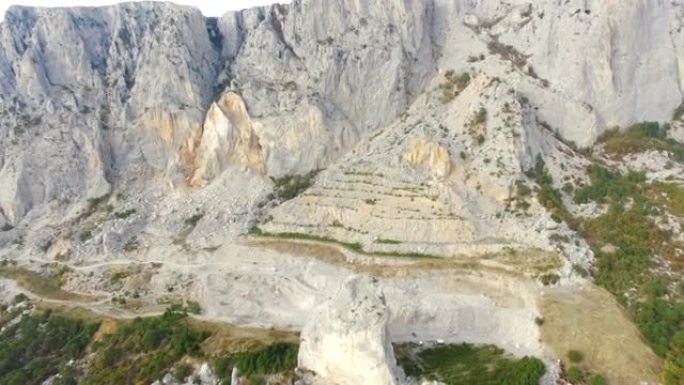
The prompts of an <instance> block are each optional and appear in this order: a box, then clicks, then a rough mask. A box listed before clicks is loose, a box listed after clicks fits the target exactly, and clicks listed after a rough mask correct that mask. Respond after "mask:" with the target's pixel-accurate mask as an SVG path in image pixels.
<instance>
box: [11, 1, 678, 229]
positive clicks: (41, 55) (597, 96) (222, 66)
mask: <svg viewBox="0 0 684 385" xmlns="http://www.w3.org/2000/svg"><path fill="white" fill-rule="evenodd" d="M683 12H684V10H683V8H682V5H681V4H679V3H676V2H660V1H654V0H652V1H646V0H642V1H632V2H617V1H608V2H606V1H598V2H592V1H581V2H580V1H576V2H565V3H563V4H557V2H556V1H551V0H548V1H543V2H535V3H529V2H522V1H519V2H514V4H511V5H504V4H502V3H500V2H493V1H492V2H467V1H455V2H454V1H444V0H432V1H414V0H404V1H399V0H392V1H390V0H388V1H382V2H372V3H364V2H356V1H347V0H345V1H340V2H335V3H332V4H329V3H328V2H325V1H322V0H308V1H294V2H293V3H291V4H288V5H274V6H272V7H262V8H253V9H249V10H244V11H239V12H229V13H227V14H225V15H224V16H223V17H221V18H218V19H216V18H205V17H203V16H202V15H201V14H200V13H199V12H198V11H197V10H195V9H192V8H187V7H181V6H175V5H172V4H168V3H167V4H160V3H125V4H121V5H116V6H110V7H102V8H70V9H67V8H50V9H40V8H28V7H11V8H10V9H9V10H8V12H7V14H6V17H5V20H4V21H3V22H2V26H1V27H0V72H1V73H2V75H3V76H2V77H1V79H0V88H1V89H2V93H1V96H0V98H1V101H2V103H1V105H0V129H2V131H3V135H2V139H1V140H2V141H3V142H2V146H1V148H2V150H0V151H2V157H1V159H2V160H1V165H2V168H1V170H2V171H1V172H0V180H1V181H2V183H0V184H1V185H2V186H3V187H2V191H1V193H0V209H1V212H2V215H3V216H4V217H5V218H6V220H8V221H9V222H10V223H13V224H17V223H19V221H20V220H21V219H22V218H23V217H24V216H25V215H27V214H28V213H29V212H30V211H31V210H32V209H33V208H36V209H38V210H39V209H40V207H41V206H44V205H45V204H48V203H49V202H61V203H57V206H60V207H64V206H65V204H64V203H65V202H79V201H80V202H83V201H84V200H87V199H93V198H98V197H100V196H103V195H105V194H107V193H108V192H109V191H110V190H125V189H127V188H128V186H131V185H136V184H139V182H141V178H140V176H141V175H144V181H148V180H150V179H155V180H159V181H160V182H161V183H163V184H170V185H171V186H174V187H176V188H178V187H180V186H183V185H199V184H200V183H199V181H200V180H203V181H204V182H203V183H205V182H210V181H211V180H213V179H215V178H216V177H217V176H218V175H220V173H221V172H222V171H223V170H225V169H226V168H227V167H228V166H229V165H230V164H233V163H237V164H245V162H246V164H251V165H252V166H255V169H256V170H258V171H259V172H262V173H266V174H267V175H272V176H281V175H288V174H300V173H305V172H308V171H310V170H314V169H320V168H325V167H327V166H329V165H330V164H332V163H333V162H334V161H336V160H337V159H339V157H340V156H342V155H343V154H345V153H346V152H347V151H348V150H349V149H351V148H352V147H353V146H354V145H355V144H356V143H358V141H359V140H361V138H363V137H364V136H365V135H367V134H368V133H370V132H373V131H375V130H377V129H378V128H380V127H383V126H386V125H388V124H390V123H392V122H393V121H394V120H395V119H396V118H397V117H398V116H399V115H400V114H401V113H402V112H404V110H405V109H406V108H407V107H408V106H409V104H411V103H412V102H413V101H414V100H415V99H416V98H417V97H418V95H420V94H421V93H423V92H424V91H425V87H426V85H427V84H429V83H430V81H431V79H432V78H433V77H434V76H436V75H437V74H438V73H439V72H440V71H446V70H448V69H455V70H456V72H461V71H464V70H466V69H468V70H470V69H474V70H475V71H483V72H486V73H487V74H489V75H490V76H492V77H497V78H498V79H501V80H502V81H503V82H504V83H505V84H506V85H507V86H508V87H510V88H511V89H513V90H515V93H516V95H517V97H518V98H524V99H525V100H527V101H529V103H531V104H532V106H534V107H535V109H537V110H538V115H539V119H540V120H543V121H544V122H546V123H547V124H548V125H550V127H552V128H553V130H555V131H557V132H558V133H559V134H560V135H561V136H562V137H564V138H565V139H567V140H570V141H575V142H577V143H578V144H580V145H587V144H590V143H591V142H592V141H593V139H595V138H596V136H597V135H598V134H599V133H600V132H602V131H603V130H605V129H606V128H610V127H613V126H615V125H620V126H624V125H627V124H629V123H633V122H636V121H642V120H660V121H665V120H669V118H670V117H671V115H672V112H673V111H674V109H675V108H676V107H677V106H678V105H679V104H680V102H681V100H682V88H683V87H684V80H682V75H681V74H682V73H683V72H684V67H683V66H684V64H682V63H683V60H682V55H684V43H682V42H683V41H684V36H682V34H683V33H684V32H682V30H683V28H682V26H681V23H682V17H681V16H682V14H683ZM627 49H630V50H634V52H639V53H640V54H639V55H627V54H626V52H627V51H626V50H627ZM225 92H231V93H232V94H234V95H236V97H239V98H241V99H242V103H244V108H243V109H244V113H243V115H245V114H246V115H248V116H249V123H248V125H249V126H250V127H251V128H250V129H249V135H248V136H247V137H241V139H240V140H239V141H240V143H241V144H239V145H237V146H235V145H234V143H219V142H220V141H219V142H217V140H218V138H217V137H215V136H216V135H217V134H216V133H214V132H215V131H216V130H217V129H216V127H215V125H216V124H217V123H216V122H214V120H215V119H217V118H221V117H220V116H217V115H216V113H217V110H216V108H215V107H212V105H213V104H212V103H214V102H219V101H220V95H223V94H224V93H225ZM224 115H225V111H224ZM229 120H230V119H229ZM219 124H223V123H219ZM234 125H235V122H232V123H231V127H232V126H234ZM221 130H224V131H225V128H224V129H221ZM221 130H219V131H221ZM205 131H208V132H205ZM238 131H239V132H240V133H241V135H243V134H247V132H246V131H244V130H243V129H239V128H238ZM224 133H225V132H224ZM219 136H220V135H219ZM244 141H246V142H247V143H242V142H244ZM202 142H203V143H202ZM245 146H246V148H245ZM217 151H218V152H217ZM244 151H246V153H245V152H244ZM233 152H238V153H239V152H242V153H240V154H237V155H236V154H233ZM259 153H260V154H259ZM27 154H32V156H28V155H27ZM65 154H69V155H67V156H65ZM67 158H68V159H69V160H68V163H67V162H66V161H65V159H67ZM442 167H443V166H442ZM67 170H68V172H67ZM196 174H197V175H196Z"/></svg>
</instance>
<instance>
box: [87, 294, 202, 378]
mask: <svg viewBox="0 0 684 385" xmlns="http://www.w3.org/2000/svg"><path fill="white" fill-rule="evenodd" d="M186 318H187V312H186V310H185V309H184V308H182V307H180V306H178V305H174V306H171V307H170V308H169V309H167V311H166V312H165V313H164V315H163V316H161V317H155V318H136V319H135V320H133V321H132V322H130V323H125V324H123V325H121V326H120V327H119V328H118V329H117V330H116V332H115V333H114V334H112V335H108V336H106V337H105V338H104V339H103V340H102V341H101V342H98V343H96V344H95V345H94V350H95V352H96V353H97V355H96V357H95V359H94V360H93V361H92V362H91V363H90V365H89V367H88V373H87V375H86V377H85V378H84V379H83V380H82V382H81V384H83V385H110V384H111V385H115V384H117V385H118V384H123V383H151V382H153V381H154V380H157V379H160V378H161V377H162V376H163V375H164V373H165V372H166V371H167V370H168V369H169V368H171V367H172V366H173V365H174V364H176V363H177V362H178V361H179V360H180V359H181V358H182V357H183V356H185V355H189V356H195V357H199V356H202V350H201V347H200V344H201V343H202V341H204V340H205V339H206V338H207V337H208V333H206V332H203V331H199V330H196V329H195V328H193V327H192V326H190V325H189V324H188V322H187V319H186Z"/></svg>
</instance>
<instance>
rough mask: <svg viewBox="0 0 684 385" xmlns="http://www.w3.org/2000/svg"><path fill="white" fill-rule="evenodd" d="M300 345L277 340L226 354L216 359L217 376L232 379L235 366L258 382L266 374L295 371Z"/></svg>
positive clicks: (226, 379) (227, 379) (224, 379)
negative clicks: (256, 347)
mask: <svg viewBox="0 0 684 385" xmlns="http://www.w3.org/2000/svg"><path fill="white" fill-rule="evenodd" d="M298 351H299V345H297V344H291V343H285V342H277V343H274V344H271V345H268V346H264V347H262V348H260V349H257V350H254V351H249V352H240V353H236V354H232V355H226V356H222V357H219V358H218V359H216V361H215V363H214V368H215V371H216V374H217V376H218V377H219V378H220V379H221V380H222V381H223V382H224V383H225V382H226V381H230V374H231V370H232V368H233V366H237V368H238V370H239V371H240V373H241V375H243V376H245V377H247V378H248V379H249V380H250V382H252V381H254V382H258V381H259V380H258V379H259V378H263V376H264V375H269V374H277V373H284V372H290V371H293V370H294V368H295V367H296V366H297V353H298Z"/></svg>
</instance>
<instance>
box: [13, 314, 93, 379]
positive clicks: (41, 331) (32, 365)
mask: <svg viewBox="0 0 684 385" xmlns="http://www.w3.org/2000/svg"><path fill="white" fill-rule="evenodd" d="M16 316H18V313H15V314H3V317H2V320H0V325H2V326H6V328H5V330H3V331H2V333H0V384H5V385H34V384H36V385H37V384H41V383H42V382H43V381H44V380H46V379H47V378H48V377H50V376H52V375H55V374H57V373H61V374H62V375H63V378H62V381H60V382H61V384H76V381H75V379H74V373H72V372H73V370H72V369H71V368H69V367H68V366H67V365H66V363H67V362H69V360H71V359H75V358H79V357H81V356H82V355H83V353H84V352H85V349H86V347H87V346H88V344H89V343H90V339H91V337H92V335H93V333H95V331H96V330H97V328H98V326H99V325H98V324H92V323H91V324H86V323H84V322H81V321H74V320H70V319H66V318H63V317H59V316H57V315H54V314H52V313H51V312H45V313H35V314H31V315H29V314H24V315H22V316H21V318H20V320H19V321H18V322H16V323H13V324H9V325H7V322H8V321H9V320H11V319H13V318H14V317H16Z"/></svg>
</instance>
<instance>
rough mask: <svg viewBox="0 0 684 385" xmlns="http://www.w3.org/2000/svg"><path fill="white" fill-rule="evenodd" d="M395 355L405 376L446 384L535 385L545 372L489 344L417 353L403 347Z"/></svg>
mask: <svg viewBox="0 0 684 385" xmlns="http://www.w3.org/2000/svg"><path fill="white" fill-rule="evenodd" d="M395 353H396V356H397V359H398V361H399V364H400V365H401V366H402V367H403V368H404V370H405V372H406V374H407V375H408V376H410V377H414V378H425V379H429V380H436V381H441V382H444V383H445V384H447V385H460V384H469V385H495V384H496V385H499V384H510V385H537V384H539V379H540V378H541V377H542V376H543V375H544V373H545V372H546V368H545V367H544V364H543V363H542V362H541V361H540V360H538V359H537V358H533V357H524V358H520V359H518V358H515V357H512V356H510V355H508V354H506V353H505V352H504V351H503V350H502V349H499V348H497V347H496V346H492V345H485V346H475V345H470V344H460V345H444V346H437V347H434V348H429V349H425V350H420V349H419V348H418V347H417V346H416V345H414V344H402V345H399V346H397V347H396V349H395Z"/></svg>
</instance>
